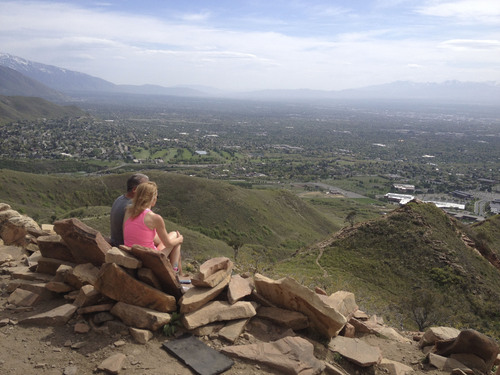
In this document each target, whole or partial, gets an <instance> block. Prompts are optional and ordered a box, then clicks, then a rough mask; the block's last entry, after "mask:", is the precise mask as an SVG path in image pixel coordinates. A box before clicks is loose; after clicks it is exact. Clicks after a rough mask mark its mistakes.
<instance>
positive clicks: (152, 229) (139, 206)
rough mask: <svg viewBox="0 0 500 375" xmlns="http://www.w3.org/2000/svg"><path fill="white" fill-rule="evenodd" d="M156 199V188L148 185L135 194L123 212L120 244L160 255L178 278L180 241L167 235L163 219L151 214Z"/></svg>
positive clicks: (172, 233)
mask: <svg viewBox="0 0 500 375" xmlns="http://www.w3.org/2000/svg"><path fill="white" fill-rule="evenodd" d="M157 199H158V187H157V186H156V184H155V183H154V182H152V181H147V182H143V183H142V184H140V185H139V186H137V189H136V191H135V195H134V197H133V198H132V205H131V206H129V207H128V208H127V210H126V211H125V217H124V221H123V240H124V244H125V246H129V247H131V246H134V245H140V246H144V247H149V248H151V249H154V250H158V251H161V252H162V253H164V254H165V255H166V256H167V257H168V259H169V260H170V263H171V264H172V267H173V269H174V270H175V271H178V272H179V274H180V275H182V267H181V244H182V242H183V241H184V237H183V236H182V235H181V234H180V233H179V232H178V231H173V232H170V233H169V232H167V229H166V228H165V222H164V221H163V218H162V217H161V216H160V215H158V214H155V213H154V212H153V211H151V208H152V207H154V205H155V204H156V200H157Z"/></svg>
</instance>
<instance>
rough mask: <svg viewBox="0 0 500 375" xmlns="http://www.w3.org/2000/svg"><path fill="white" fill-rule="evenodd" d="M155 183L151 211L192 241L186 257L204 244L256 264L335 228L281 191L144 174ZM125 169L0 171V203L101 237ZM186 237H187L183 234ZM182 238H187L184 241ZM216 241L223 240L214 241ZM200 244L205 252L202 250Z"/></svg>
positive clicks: (290, 251)
mask: <svg viewBox="0 0 500 375" xmlns="http://www.w3.org/2000/svg"><path fill="white" fill-rule="evenodd" d="M146 173H147V174H148V175H149V176H150V178H151V180H153V181H155V182H156V183H157V184H158V186H159V199H158V203H157V205H156V207H155V208H154V210H155V211H156V212H157V213H160V214H161V215H162V216H163V217H164V218H165V219H166V220H167V221H168V222H167V229H174V228H182V229H183V230H185V231H189V233H190V235H189V236H188V237H190V236H191V237H192V238H193V239H194V238H198V239H199V241H198V242H197V246H198V249H194V248H193V249H192V253H193V256H194V255H196V254H197V253H207V251H208V249H206V248H207V247H209V246H208V245H207V241H208V239H210V241H208V242H209V243H211V244H214V246H215V244H217V246H219V247H223V248H224V253H225V254H227V252H228V251H229V250H230V251H231V253H232V251H233V250H232V248H231V247H229V246H228V245H227V243H228V242H229V241H230V240H233V241H238V242H239V243H240V244H241V245H243V246H242V248H241V252H240V253H241V260H244V259H249V260H250V259H252V258H254V257H255V256H256V254H257V255H258V256H259V257H260V259H262V261H263V262H271V263H272V262H274V261H276V260H280V259H283V258H285V257H288V256H290V255H291V254H293V253H294V252H295V251H297V250H298V249H299V248H300V247H303V246H306V245H308V244H310V243H312V242H315V241H318V240H321V239H323V238H325V237H327V236H328V235H329V234H331V233H333V232H335V231H336V230H338V229H339V227H338V226H335V225H334V224H332V222H331V221H330V220H328V219H326V218H325V216H324V215H323V214H321V213H320V212H319V211H317V210H316V209H314V208H313V207H312V206H310V205H309V204H307V203H305V202H303V201H302V200H301V199H300V198H297V197H296V196H294V195H293V194H291V193H289V192H287V191H276V190H273V191H271V190H252V189H244V188H241V187H237V186H233V185H231V184H228V183H224V182H219V181H212V180H207V179H202V178H195V177H189V176H184V175H178V174H175V173H166V172H158V171H147V172H146ZM128 177H129V174H115V175H106V176H99V177H92V176H90V177H89V176H85V177H83V176H82V177H69V176H55V175H35V174H30V173H22V172H14V171H10V170H0V201H1V202H5V203H8V204H10V205H11V206H12V207H13V208H14V209H16V210H18V211H20V212H23V213H26V214H27V215H29V216H31V217H33V218H34V219H35V220H37V221H38V222H40V223H44V222H45V223H48V222H52V221H54V220H56V219H60V218H64V217H78V218H81V219H82V220H83V221H85V222H87V223H88V224H89V225H90V226H92V227H94V228H96V229H98V230H99V231H101V232H102V233H103V234H104V235H107V234H109V216H108V215H109V214H108V212H109V209H110V207H111V204H112V203H113V201H114V199H115V198H116V197H117V196H119V195H120V194H122V193H123V192H124V189H125V183H126V180H127V178H128ZM188 240H189V238H188ZM186 242H189V241H186ZM221 244H223V245H221ZM202 249H205V250H203V251H202Z"/></svg>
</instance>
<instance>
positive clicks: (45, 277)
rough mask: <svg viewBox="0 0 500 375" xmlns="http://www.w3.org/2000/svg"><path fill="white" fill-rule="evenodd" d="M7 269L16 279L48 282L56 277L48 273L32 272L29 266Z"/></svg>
mask: <svg viewBox="0 0 500 375" xmlns="http://www.w3.org/2000/svg"><path fill="white" fill-rule="evenodd" d="M7 271H8V272H9V273H10V275H11V276H12V277H13V278H14V279H21V280H31V281H43V282H48V281H51V280H52V279H53V278H54V276H53V275H49V274H47V273H35V272H31V271H30V270H29V268H28V267H12V268H10V269H7Z"/></svg>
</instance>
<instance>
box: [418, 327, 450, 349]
mask: <svg viewBox="0 0 500 375" xmlns="http://www.w3.org/2000/svg"><path fill="white" fill-rule="evenodd" d="M459 334H460V330H458V329H456V328H451V327H430V328H428V329H427V330H426V331H425V333H424V336H423V337H422V340H420V342H419V347H420V348H423V347H424V346H427V345H434V344H435V343H436V341H443V340H449V339H454V338H456V337H457V336H458V335H459Z"/></svg>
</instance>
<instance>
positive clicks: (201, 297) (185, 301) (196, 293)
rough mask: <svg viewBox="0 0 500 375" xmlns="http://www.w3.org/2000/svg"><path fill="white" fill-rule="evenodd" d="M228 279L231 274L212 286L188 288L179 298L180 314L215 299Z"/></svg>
mask: <svg viewBox="0 0 500 375" xmlns="http://www.w3.org/2000/svg"><path fill="white" fill-rule="evenodd" d="M229 280H231V275H228V276H227V277H226V278H225V279H224V280H223V281H222V282H220V283H219V284H218V285H217V286H215V287H214V288H201V287H193V288H189V289H188V291H187V292H186V293H184V295H183V296H182V298H181V299H180V300H179V305H180V306H181V308H180V311H181V314H187V313H189V312H191V311H194V310H197V309H199V308H200V307H202V306H204V305H206V304H207V303H208V302H210V301H212V300H213V299H215V297H217V296H218V295H219V294H220V293H221V292H222V291H223V290H224V288H225V287H226V286H227V285H228V284H229Z"/></svg>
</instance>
